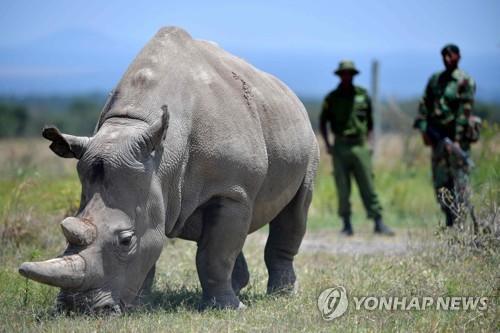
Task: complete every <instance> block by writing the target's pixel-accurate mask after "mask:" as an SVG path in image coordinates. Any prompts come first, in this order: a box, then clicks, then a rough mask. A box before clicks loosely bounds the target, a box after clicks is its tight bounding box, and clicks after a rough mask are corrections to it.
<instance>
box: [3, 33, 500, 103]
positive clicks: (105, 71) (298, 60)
mask: <svg viewBox="0 0 500 333" xmlns="http://www.w3.org/2000/svg"><path fill="white" fill-rule="evenodd" d="M150 37H151V36H144V39H143V41H135V42H128V41H127V36H123V39H122V40H116V39H113V38H110V37H108V36H106V35H103V34H101V33H96V32H94V31H89V30H77V29H73V30H64V31H60V32H57V33H53V34H50V35H47V36H45V37H42V38H39V39H37V40H33V41H31V42H29V43H24V44H16V45H9V46H3V47H0V94H3V95H5V94H14V95H26V94H33V93H34V94H38V95H40V94H82V93H87V92H88V91H109V90H111V89H112V88H113V87H114V86H115V85H116V83H117V82H118V80H119V79H120V78H121V76H122V74H123V73H124V72H125V70H126V68H127V67H128V65H129V64H130V62H131V61H132V60H133V58H134V57H135V55H136V54H137V53H138V52H139V50H140V49H141V48H142V47H143V46H144V44H145V43H146V42H147V41H148V39H149V38H150ZM333 42H334V41H332V43H333ZM222 46H223V45H222ZM228 51H230V52H232V53H234V54H235V55H237V56H240V57H242V58H244V59H246V60H247V61H249V62H250V63H252V64H253V65H255V66H256V67H258V68H260V69H263V70H265V71H268V72H270V73H272V74H274V75H276V76H277V77H278V78H280V79H281V80H283V81H284V82H285V83H287V84H288V85H289V86H290V87H291V88H292V89H293V90H294V91H295V92H296V93H297V94H299V95H301V96H308V97H309V98H315V99H319V98H322V97H323V96H324V95H325V94H326V93H327V92H328V91H329V90H330V89H332V88H333V87H334V86H335V85H336V84H337V79H336V78H335V77H334V76H332V74H331V72H332V69H333V68H334V67H335V66H336V65H337V62H338V61H339V60H340V59H343V58H352V59H354V60H355V61H356V63H357V66H358V67H359V68H360V69H361V74H360V75H359V77H357V82H358V83H359V84H361V85H364V86H368V83H369V81H370V76H369V73H370V63H371V61H372V59H374V58H377V59H378V60H379V61H380V64H381V67H380V81H381V82H380V91H381V95H382V96H383V97H386V98H391V97H396V98H399V99H409V98H416V97H418V96H419V95H420V94H421V92H422V91H423V89H424V85H425V83H426V81H427V79H428V77H429V76H430V74H431V73H432V72H433V71H436V70H439V69H441V67H442V64H441V59H440V56H439V52H438V50H436V53H433V54H427V53H425V54H424V53H416V52H410V51H408V52H400V53H397V54H395V53H394V54H377V52H376V50H374V52H373V53H362V54H356V53H354V54H337V53H332V52H323V51H317V50H316V51H315V50H309V49H302V50H301V49H295V50H258V51H257V50H252V49H232V48H229V49H228ZM462 52H463V62H462V65H463V66H462V67H463V68H464V69H465V70H466V71H467V72H469V73H470V74H471V75H472V76H473V77H474V78H475V79H476V80H477V82H478V94H477V95H478V98H479V99H481V100H484V101H496V102H500V80H498V76H499V74H500V52H497V54H482V53H479V52H480V50H478V51H476V50H463V51H462Z"/></svg>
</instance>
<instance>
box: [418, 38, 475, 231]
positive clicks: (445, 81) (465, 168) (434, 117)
mask: <svg viewBox="0 0 500 333" xmlns="http://www.w3.org/2000/svg"><path fill="white" fill-rule="evenodd" d="M441 55H442V57H443V62H444V66H445V70H444V71H441V72H437V73H434V74H433V75H432V76H431V78H430V79H429V82H428V83H427V87H426V88H425V93H424V96H423V97H422V100H421V102H420V105H419V110H418V111H419V112H418V116H417V118H416V120H415V123H414V127H415V128H417V129H419V130H420V131H421V132H422V136H423V139H424V143H425V144H426V145H430V146H431V148H432V178H433V183H434V188H435V191H436V196H437V198H438V202H439V204H440V205H441V209H442V210H443V212H444V213H445V215H446V225H447V226H449V227H451V226H453V224H454V223H455V222H456V221H457V219H459V218H463V217H464V216H466V213H468V212H469V211H470V209H471V207H470V204H469V195H470V189H469V171H470V167H471V164H472V161H470V158H469V151H470V144H471V143H472V142H475V141H477V140H478V139H479V124H480V122H479V118H477V117H474V116H472V106H473V102H474V93H475V90H476V86H475V83H474V80H473V79H472V78H471V77H470V76H469V75H467V74H466V73H465V72H464V71H462V70H461V69H459V68H458V63H459V61H460V50H459V48H458V46H456V45H454V44H448V45H446V46H445V47H443V49H442V50H441ZM457 148H459V149H457ZM460 151H461V152H460ZM457 152H458V153H457ZM461 153H462V154H463V155H462V156H461ZM464 157H465V158H464Z"/></svg>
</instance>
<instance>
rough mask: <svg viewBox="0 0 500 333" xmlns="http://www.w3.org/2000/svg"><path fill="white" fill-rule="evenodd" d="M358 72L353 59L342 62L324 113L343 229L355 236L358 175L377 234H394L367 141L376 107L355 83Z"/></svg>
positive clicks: (322, 118) (322, 120)
mask: <svg viewBox="0 0 500 333" xmlns="http://www.w3.org/2000/svg"><path fill="white" fill-rule="evenodd" d="M358 73H359V71H358V70H357V69H356V67H355V66H354V63H353V62H352V61H348V60H345V61H341V62H340V64H339V67H338V69H337V70H336V71H335V74H336V75H338V76H339V77H340V84H339V85H338V87H337V88H336V89H335V90H333V91H332V92H330V93H329V94H328V95H327V96H326V98H325V100H324V102H323V107H322V111H321V116H320V129H321V135H322V136H323V140H324V141H325V144H326V147H327V149H328V153H329V154H331V155H332V156H333V173H334V177H335V184H336V186H337V195H338V214H339V216H340V217H341V218H342V221H343V222H344V228H343V229H342V232H343V233H345V234H346V235H352V234H353V230H352V225H351V203H350V200H349V197H350V194H351V176H354V179H355V180H356V182H357V184H358V188H359V192H360V193H361V198H362V200H363V204H364V206H365V209H366V211H367V214H368V218H370V219H373V220H374V221H375V233H379V234H385V235H393V234H394V233H393V232H392V231H391V230H390V229H389V228H388V227H387V226H386V225H385V224H384V223H383V221H382V206H381V205H380V202H379V200H378V197H377V194H376V193H375V189H374V186H373V174H372V166H371V151H370V149H369V148H368V146H367V143H366V141H367V138H368V137H370V136H371V131H372V128H373V120H372V108H371V101H370V97H369V96H368V93H367V92H366V90H365V89H363V88H361V87H358V86H355V85H353V83H352V81H353V78H354V75H356V74H358ZM328 124H329V125H330V129H331V131H332V133H333V137H334V143H333V144H332V143H331V141H330V139H329V136H328V129H327V125H328Z"/></svg>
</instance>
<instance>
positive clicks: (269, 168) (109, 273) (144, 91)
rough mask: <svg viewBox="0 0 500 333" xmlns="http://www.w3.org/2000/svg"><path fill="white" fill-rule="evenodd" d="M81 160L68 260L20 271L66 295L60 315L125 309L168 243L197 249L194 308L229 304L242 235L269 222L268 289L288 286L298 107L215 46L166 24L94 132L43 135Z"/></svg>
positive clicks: (295, 235)
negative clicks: (198, 298)
mask: <svg viewBox="0 0 500 333" xmlns="http://www.w3.org/2000/svg"><path fill="white" fill-rule="evenodd" d="M43 136H44V137H45V138H47V139H49V140H51V141H52V144H51V146H50V148H51V149H52V150H53V151H54V152H55V153H56V154H58V155H60V156H62V157H68V158H77V159H79V161H78V165H77V169H78V174H79V177H80V181H81V184H82V196H81V204H80V209H79V211H78V213H77V215H76V217H70V218H67V219H65V220H64V221H63V222H62V223H61V227H62V229H63V233H64V235H65V237H66V239H67V240H68V247H67V249H66V251H65V252H64V254H63V255H62V256H61V257H59V258H56V259H51V260H48V261H44V262H29V263H23V264H22V265H21V267H20V269H19V271H20V273H21V274H22V275H24V276H26V277H28V278H31V279H33V280H36V281H39V282H42V283H46V284H50V285H53V286H57V287H60V288H61V293H60V295H59V297H58V305H59V308H60V309H65V310H75V311H84V312H100V311H111V312H115V313H120V312H121V311H123V310H124V309H126V308H127V307H130V306H133V305H134V304H136V303H137V301H138V298H140V297H141V295H143V292H144V290H147V289H148V288H149V287H150V286H151V284H152V280H153V277H154V267H155V262H156V260H157V259H158V257H159V255H160V252H161V251H162V246H163V244H164V242H165V239H166V237H170V238H171V237H179V238H183V239H187V240H192V241H195V242H197V244H198V250H197V254H196V267H197V270H198V275H199V279H200V282H201V287H202V290H203V296H202V306H203V307H206V306H214V307H217V308H226V307H229V308H238V307H242V306H243V305H242V304H241V303H240V301H239V300H238V297H237V294H238V292H239V290H240V289H241V288H243V287H244V286H245V285H246V284H247V283H248V279H249V275H248V270H247V266H246V262H245V259H244V256H243V253H242V247H243V243H244V242H245V238H246V236H247V235H248V234H249V233H251V232H253V231H255V230H257V229H259V228H261V227H262V226H264V225H265V224H270V232H269V238H268V241H267V244H266V248H265V262H266V265H267V268H268V271H269V280H268V292H269V293H274V292H282V291H284V292H290V291H291V290H293V286H294V284H295V282H296V278H295V273H294V270H293V258H294V256H295V255H296V254H297V251H298V249H299V246H300V243H301V241H302V238H303V235H304V232H305V229H306V218H307V211H308V207H309V204H310V202H311V197H312V187H313V178H314V175H315V172H316V168H317V164H318V157H319V152H318V146H317V143H316V139H315V136H314V133H313V131H312V129H311V126H310V123H309V119H308V116H307V114H306V111H305V109H304V106H303V105H302V104H301V102H300V101H299V100H298V99H297V97H296V96H295V95H294V94H293V93H292V92H291V91H290V90H289V89H288V88H287V87H286V86H285V85H284V84H283V83H281V82H280V81H279V80H277V79H276V78H274V77H273V76H271V75H269V74H266V73H264V72H261V71H259V70H257V69H256V68H254V67H253V66H251V65H249V64H248V63H246V62H245V61H243V60H242V59H239V58H237V57H235V56H233V55H231V54H229V53H227V52H225V51H224V50H222V49H221V48H219V47H218V46H216V45H215V44H213V43H211V42H205V41H200V40H194V39H192V38H191V37H190V36H189V35H188V33H186V32H185V31H183V30H181V29H179V28H163V29H161V30H160V31H159V32H158V33H157V34H156V35H155V36H154V37H153V39H152V40H151V41H150V42H149V43H148V44H147V45H146V46H145V47H144V49H143V50H142V51H141V52H140V54H139V55H138V56H137V58H136V59H135V60H134V62H133V63H132V64H131V66H130V67H129V68H128V70H127V72H126V73H125V75H124V77H123V78H122V80H121V81H120V83H119V84H118V86H117V87H116V89H115V90H114V91H113V93H112V94H111V96H110V98H109V100H108V102H107V103H106V105H105V106H104V109H103V111H102V113H101V116H100V119H99V122H98V124H97V127H96V131H95V134H94V136H92V137H90V138H87V137H75V136H71V135H66V134H62V133H60V132H59V131H58V130H57V129H56V128H54V127H49V128H45V129H44V132H43Z"/></svg>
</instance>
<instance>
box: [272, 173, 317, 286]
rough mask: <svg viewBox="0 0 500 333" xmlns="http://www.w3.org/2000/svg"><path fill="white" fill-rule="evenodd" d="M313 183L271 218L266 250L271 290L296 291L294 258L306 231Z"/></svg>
mask: <svg viewBox="0 0 500 333" xmlns="http://www.w3.org/2000/svg"><path fill="white" fill-rule="evenodd" d="M311 199H312V186H308V184H304V183H303V184H302V185H301V187H300V188H299V190H298V191H297V194H296V195H295V197H294V198H293V199H292V201H291V202H290V203H289V204H288V205H287V206H286V207H285V208H284V209H283V210H282V211H281V212H280V213H279V214H278V215H277V216H276V217H275V218H274V220H272V221H271V223H270V225H269V237H268V239H267V243H266V247H265V250H264V260H265V262H266V267H267V271H268V273H269V280H268V283H267V293H268V294H293V293H294V292H296V289H297V278H296V276H295V271H294V268H293V259H294V257H295V255H296V254H297V252H298V250H299V247H300V243H301V242H302V238H303V237H304V234H305V231H306V222H307V211H308V209H309V205H310V203H311Z"/></svg>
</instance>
